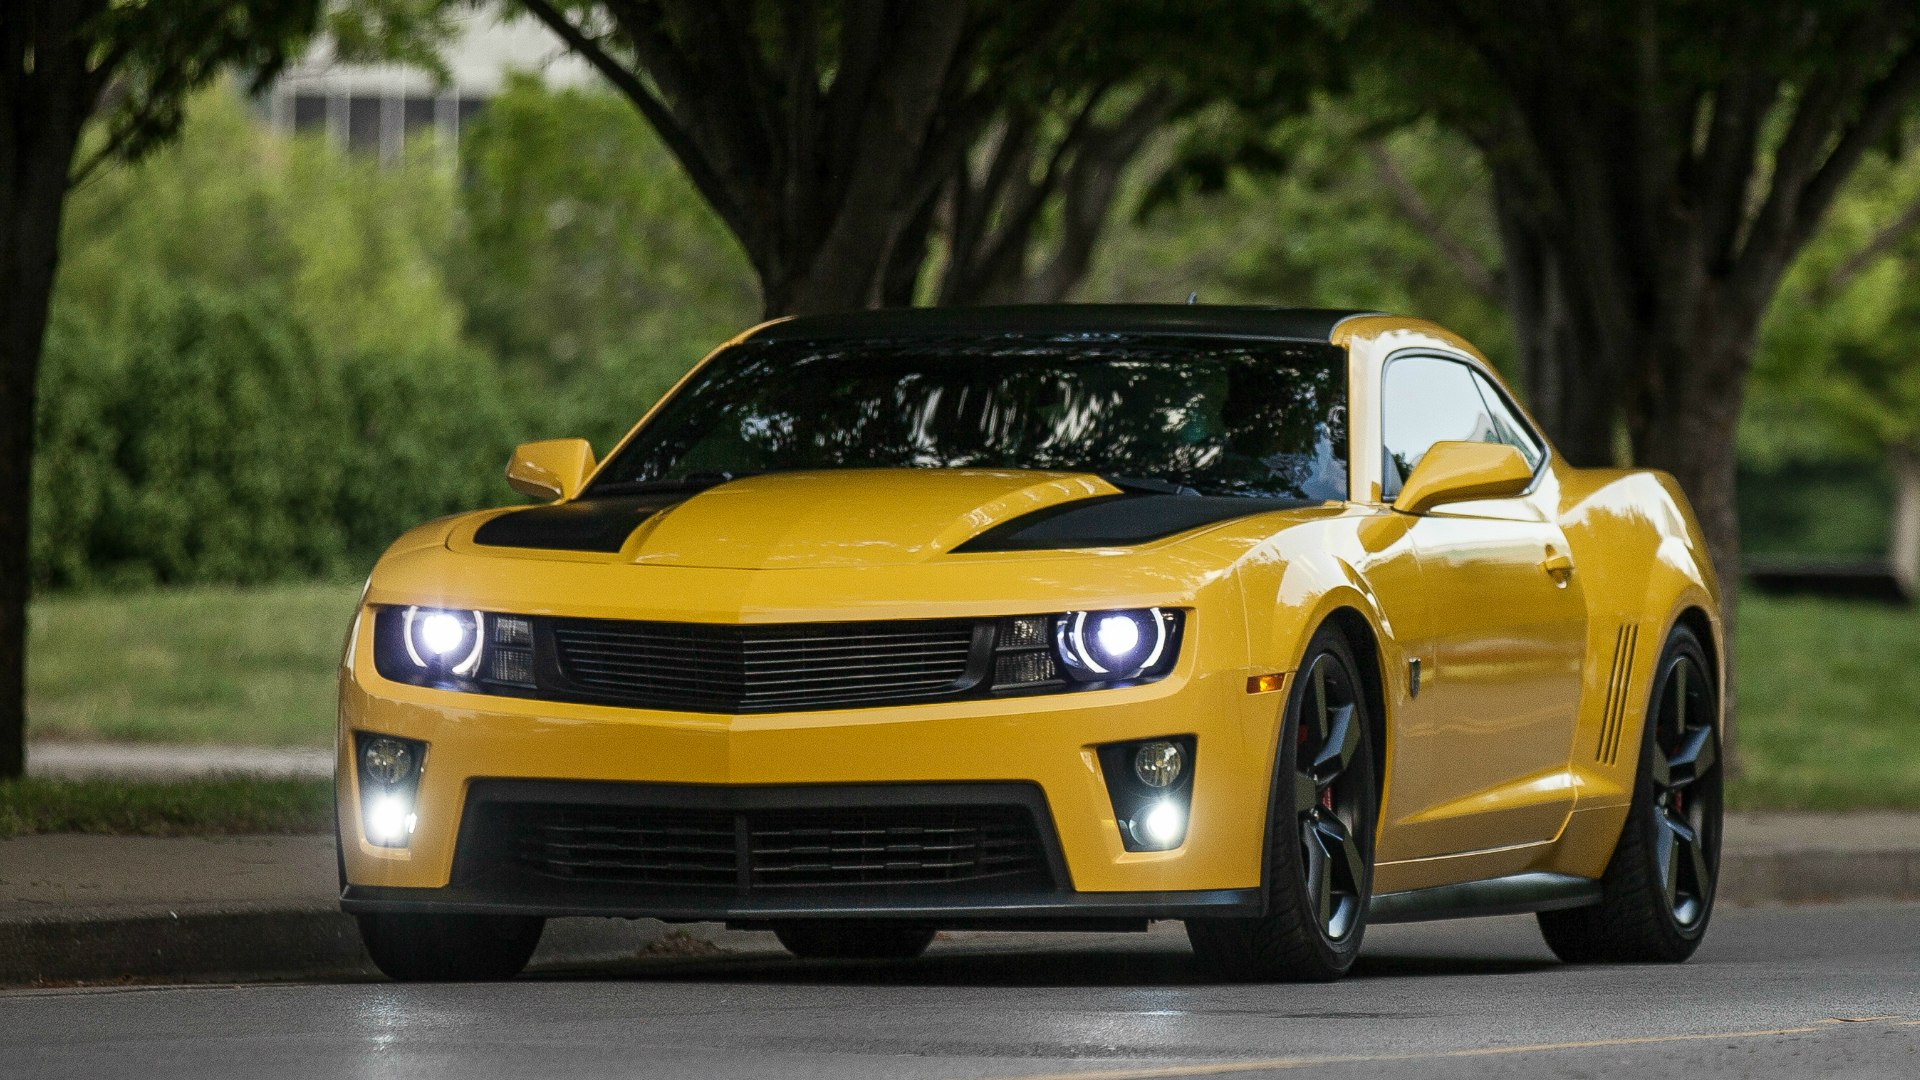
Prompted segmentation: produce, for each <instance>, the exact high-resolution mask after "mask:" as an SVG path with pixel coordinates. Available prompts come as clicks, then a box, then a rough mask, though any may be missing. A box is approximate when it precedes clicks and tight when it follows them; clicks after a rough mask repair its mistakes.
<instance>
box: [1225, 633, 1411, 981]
mask: <svg viewBox="0 0 1920 1080" xmlns="http://www.w3.org/2000/svg"><path fill="white" fill-rule="evenodd" d="M1292 682H1293V685H1292V687H1291V688H1290V689H1289V690H1288V693H1287V705H1286V712H1285V716H1284V721H1283V726H1282V728H1281V731H1280V749H1279V753H1278V755H1277V760H1276V761H1275V762H1274V784H1273V790H1272V795H1271V796H1270V797H1269V799H1268V806H1269V810H1268V821H1267V860H1266V861H1267V867H1266V892H1267V904H1266V909H1267V910H1266V914H1264V915H1260V916H1257V917H1253V918H1218V919H1188V920H1187V939H1188V940H1189V941H1191V942H1192V943H1193V951H1194V955H1195V956H1196V957H1198V958H1199V960H1200V963H1201V965H1202V966H1203V967H1205V968H1207V969H1208V970H1209V971H1211V972H1213V973H1214V974H1215V975H1218V976H1220V977H1223V978H1229V979H1239V980H1259V981H1278V982H1331V981H1333V980H1335V979H1338V978H1340V977H1341V976H1342V975H1345V974H1346V973H1347V970H1348V969H1349V968H1351V967H1352V966H1353V961H1354V958H1355V957H1357V956H1358V955H1359V954H1360V941H1361V939H1362V938H1363V937H1364V936H1365V935H1366V929H1367V904H1368V902H1369V901H1370V900H1371V899H1372V896H1373V840H1374V826H1375V820H1376V815H1377V813H1378V805H1377V804H1378V801H1379V792H1378V789H1377V788H1376V786H1375V783H1374V756H1373V754H1374V751H1373V737H1372V735H1371V734H1370V731H1371V724H1370V720H1371V717H1370V716H1369V715H1368V710H1367V698H1366V693H1365V689H1364V684H1363V683H1362V682H1361V678H1360V665H1359V664H1358V663H1357V662H1356V661H1355V659H1354V655H1353V649H1352V646H1351V645H1349V644H1348V642H1347V639H1346V636H1345V635H1344V634H1342V633H1341V632H1340V631H1339V630H1338V629H1337V628H1335V627H1332V626H1322V627H1321V628H1320V629H1319V631H1318V632H1316V633H1315V634H1314V636H1313V640H1312V641H1311V642H1309V643H1308V645H1307V651H1306V656H1305V657H1304V658H1302V660H1301V663H1300V671H1299V674H1298V676H1297V677H1296V678H1294V679H1293V680H1292Z"/></svg>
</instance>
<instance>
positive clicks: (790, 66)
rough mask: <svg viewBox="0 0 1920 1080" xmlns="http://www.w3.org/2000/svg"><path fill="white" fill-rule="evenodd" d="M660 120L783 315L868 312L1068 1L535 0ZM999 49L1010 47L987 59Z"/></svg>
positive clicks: (545, 17)
mask: <svg viewBox="0 0 1920 1080" xmlns="http://www.w3.org/2000/svg"><path fill="white" fill-rule="evenodd" d="M522 6H524V7H525V8H526V9H527V10H528V11H529V12H531V13H532V14H533V15H535V16H536V17H538V18H539V19H540V20H541V21H542V22H544V23H546V24H547V25H548V26H549V27H550V28H552V29H553V31H554V32H555V33H556V34H558V35H559V36H560V38H561V39H562V40H563V41H565V42H566V43H567V44H568V45H569V46H570V47H571V48H572V49H574V50H575V51H576V52H578V53H579V54H580V55H581V56H582V57H584V58H585V59H586V60H587V61H588V62H589V63H591V64H592V65H593V66H594V67H595V68H596V69H597V70H599V71H600V73H601V74H602V75H603V76H605V77H606V79H607V81H608V82H609V83H611V84H612V85H613V87H614V88H615V89H616V90H618V91H619V92H620V93H621V94H622V95H624V96H625V97H627V98H628V99H629V100H630V101H631V102H632V103H633V105H634V107H635V108H637V109H638V110H639V111H640V113H641V115H642V116H644V117H646V119H647V121H648V123H650V124H652V125H653V127H654V129H655V130H656V131H658V132H659V134H660V137H661V140H662V141H663V142H665V143H666V145H667V148H668V149H669V150H671V151H672V152H673V154H674V156H675V157H676V158H678V159H679V161H680V164H681V165H682V167H684V168H685V169H686V171H687V175H688V177H689V178H690V179H691V180H692V181H693V184H694V186H695V187H696V188H698V189H699V191H700V194H701V195H702V197H704V198H705V199H706V200H707V202H708V203H709V204H710V205H711V206H712V207H713V209H714V211H715V212H716V213H717V214H718V215H719V216H720V219H721V220H722V221H723V222H725V223H726V225H727V228H728V229H729V230H730V231H731V232H732V233H733V234H734V236H735V237H736V238H737V239H738V240H739V242H740V246H741V248H742V249H743V250H744V251H745V252H746V254H747V258H748V261H750V262H751V263H752V264H753V268H754V271H755V273H756V274H757V275H758V276H759V278H760V285H761V303H762V307H763V308H764V310H765V311H766V313H767V314H768V315H776V314H786V313H797V312H810V311H825V310H835V309H843V308H858V307H866V306H869V305H871V304H873V303H875V302H877V301H878V299H879V295H880V290H881V287H882V279H883V276H884V272H885V269H886V268H887V266H888V265H889V263H890V261H891V260H892V257H893V253H894V251H895V249H896V248H897V246H898V244H899V242H900V239H901V237H902V235H903V234H904V233H906V232H907V231H908V230H909V228H910V227H911V226H912V225H913V224H914V222H915V221H916V219H918V218H919V217H920V216H921V215H922V214H923V212H924V210H925V208H926V206H927V204H928V202H929V201H930V200H931V199H932V198H933V196H934V194H935V192H936V191H937V190H938V189H939V187H940V185H941V184H942V183H943V182H945V181H946V179H947V178H948V176H950V175H951V174H952V172H953V170H954V168H955V167H956V166H957V164H958V163H959V161H960V160H961V156H962V155H963V154H964V153H965V152H966V151H967V149H968V148H969V147H970V146H972V145H973V143H974V141H975V139H976V138H977V137H978V136H979V134H980V133H981V132H982V131H983V130H984V129H985V128H986V126H987V124H988V123H989V122H990V121H991V120H992V119H993V117H994V116H995V114H996V113H997V112H998V110H999V107H1000V105H1001V103H1002V102H1003V101H1004V100H1005V99H1006V97H1007V95H1008V94H1010V93H1011V92H1012V88H1013V87H1014V86H1015V85H1017V84H1018V76H1019V74H1020V73H1019V72H1018V71H1017V70H1016V69H1018V68H1019V67H1020V65H1022V64H1024V63H1027V62H1029V61H1031V60H1032V59H1033V58H1034V57H1035V56H1037V55H1040V54H1041V53H1042V52H1043V51H1044V49H1045V47H1046V45H1047V43H1048V42H1049V41H1050V40H1051V39H1052V36H1053V35H1054V34H1055V33H1056V32H1057V31H1058V30H1059V27H1060V24H1061V21H1062V18H1063V16H1064V14H1065V12H1066V10H1067V8H1068V6H1069V3H1068V0H1028V2H1025V3H1017V4H988V3H963V2H960V0H939V2H932V3H923V2H913V0H848V2H846V3H844V4H829V3H799V2H795V3H782V4H774V3H768V2H755V0H724V2H722V0H522ZM983 56H993V57H996V58H997V59H998V62H997V63H996V65H995V70H993V71H983V68H982V65H981V63H980V61H981V59H982V57H983Z"/></svg>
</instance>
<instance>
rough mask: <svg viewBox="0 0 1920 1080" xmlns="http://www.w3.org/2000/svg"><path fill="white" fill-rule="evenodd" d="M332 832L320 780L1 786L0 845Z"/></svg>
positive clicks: (327, 796) (326, 791)
mask: <svg viewBox="0 0 1920 1080" xmlns="http://www.w3.org/2000/svg"><path fill="white" fill-rule="evenodd" d="M332 828H333V785H332V784H331V783H329V782H328V781H325V780H281V779H274V780H266V779H249V778H243V777H216V778H213V779H207V780H183V781H177V782H156V781H125V780H43V779H37V778H35V779H27V780H14V781H10V782H7V783H0V837H8V836H26V835H30V834H33V833H113V834H116V835H120V836H208V835H216V834H217V835H226V834H240V833H322V832H328V831H330V830H332Z"/></svg>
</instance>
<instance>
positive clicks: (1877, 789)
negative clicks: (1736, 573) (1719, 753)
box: [1728, 596, 1920, 810]
mask: <svg viewBox="0 0 1920 1080" xmlns="http://www.w3.org/2000/svg"><path fill="white" fill-rule="evenodd" d="M1736 634H1737V645H1736V648H1737V649H1738V656H1737V660H1738V662H1737V664H1736V665H1735V667H1734V677H1735V679H1736V680H1737V681H1738V683H1737V691H1738V696H1737V698H1736V704H1737V707H1738V709H1737V714H1736V719H1735V724H1736V729H1735V740H1736V743H1735V745H1736V746H1737V747H1738V751H1739V760H1740V765H1741V769H1740V775H1739V776H1738V777H1737V778H1736V779H1735V780H1734V781H1733V783H1732V784H1731V785H1730V787H1729V790H1728V802H1729V805H1731V806H1733V807H1736V808H1740V809H1776V810H1788V809H1804V810H1866V809H1877V808H1898V809H1907V810H1920V611H1916V610H1914V609H1909V608H1899V607H1893V606H1889V605H1882V604H1873V603H1857V602H1846V601H1837V600H1826V599H1818V598H1812V597H1795V598H1787V597H1761V596H1748V597H1746V598H1745V599H1744V600H1743V601H1742V603H1741V606H1740V622H1739V626H1738V628H1737V630H1736Z"/></svg>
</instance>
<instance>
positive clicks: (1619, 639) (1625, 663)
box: [1593, 625, 1640, 765]
mask: <svg viewBox="0 0 1920 1080" xmlns="http://www.w3.org/2000/svg"><path fill="white" fill-rule="evenodd" d="M1639 640H1640V628H1639V627H1637V626H1631V625H1629V626H1622V627H1621V628H1620V630H1619V631H1618V632H1617V633H1615V634H1614V636H1613V671H1612V673H1611V674H1609V675H1608V676H1607V710H1606V714H1605V719H1604V720H1603V721H1602V722H1601V724H1600V744H1599V745H1598V746H1596V747H1594V750H1593V756H1594V757H1595V758H1597V759H1599V761H1600V763H1601V764H1602V765H1612V764H1613V763H1614V761H1615V760H1616V759H1617V758H1618V757H1619V756H1620V729H1621V727H1623V726H1624V724H1625V722H1626V717H1627V683H1628V681H1629V680H1630V679H1631V677H1632V675H1633V647H1634V645H1635V644H1636V643H1637V642H1638V641H1639Z"/></svg>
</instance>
